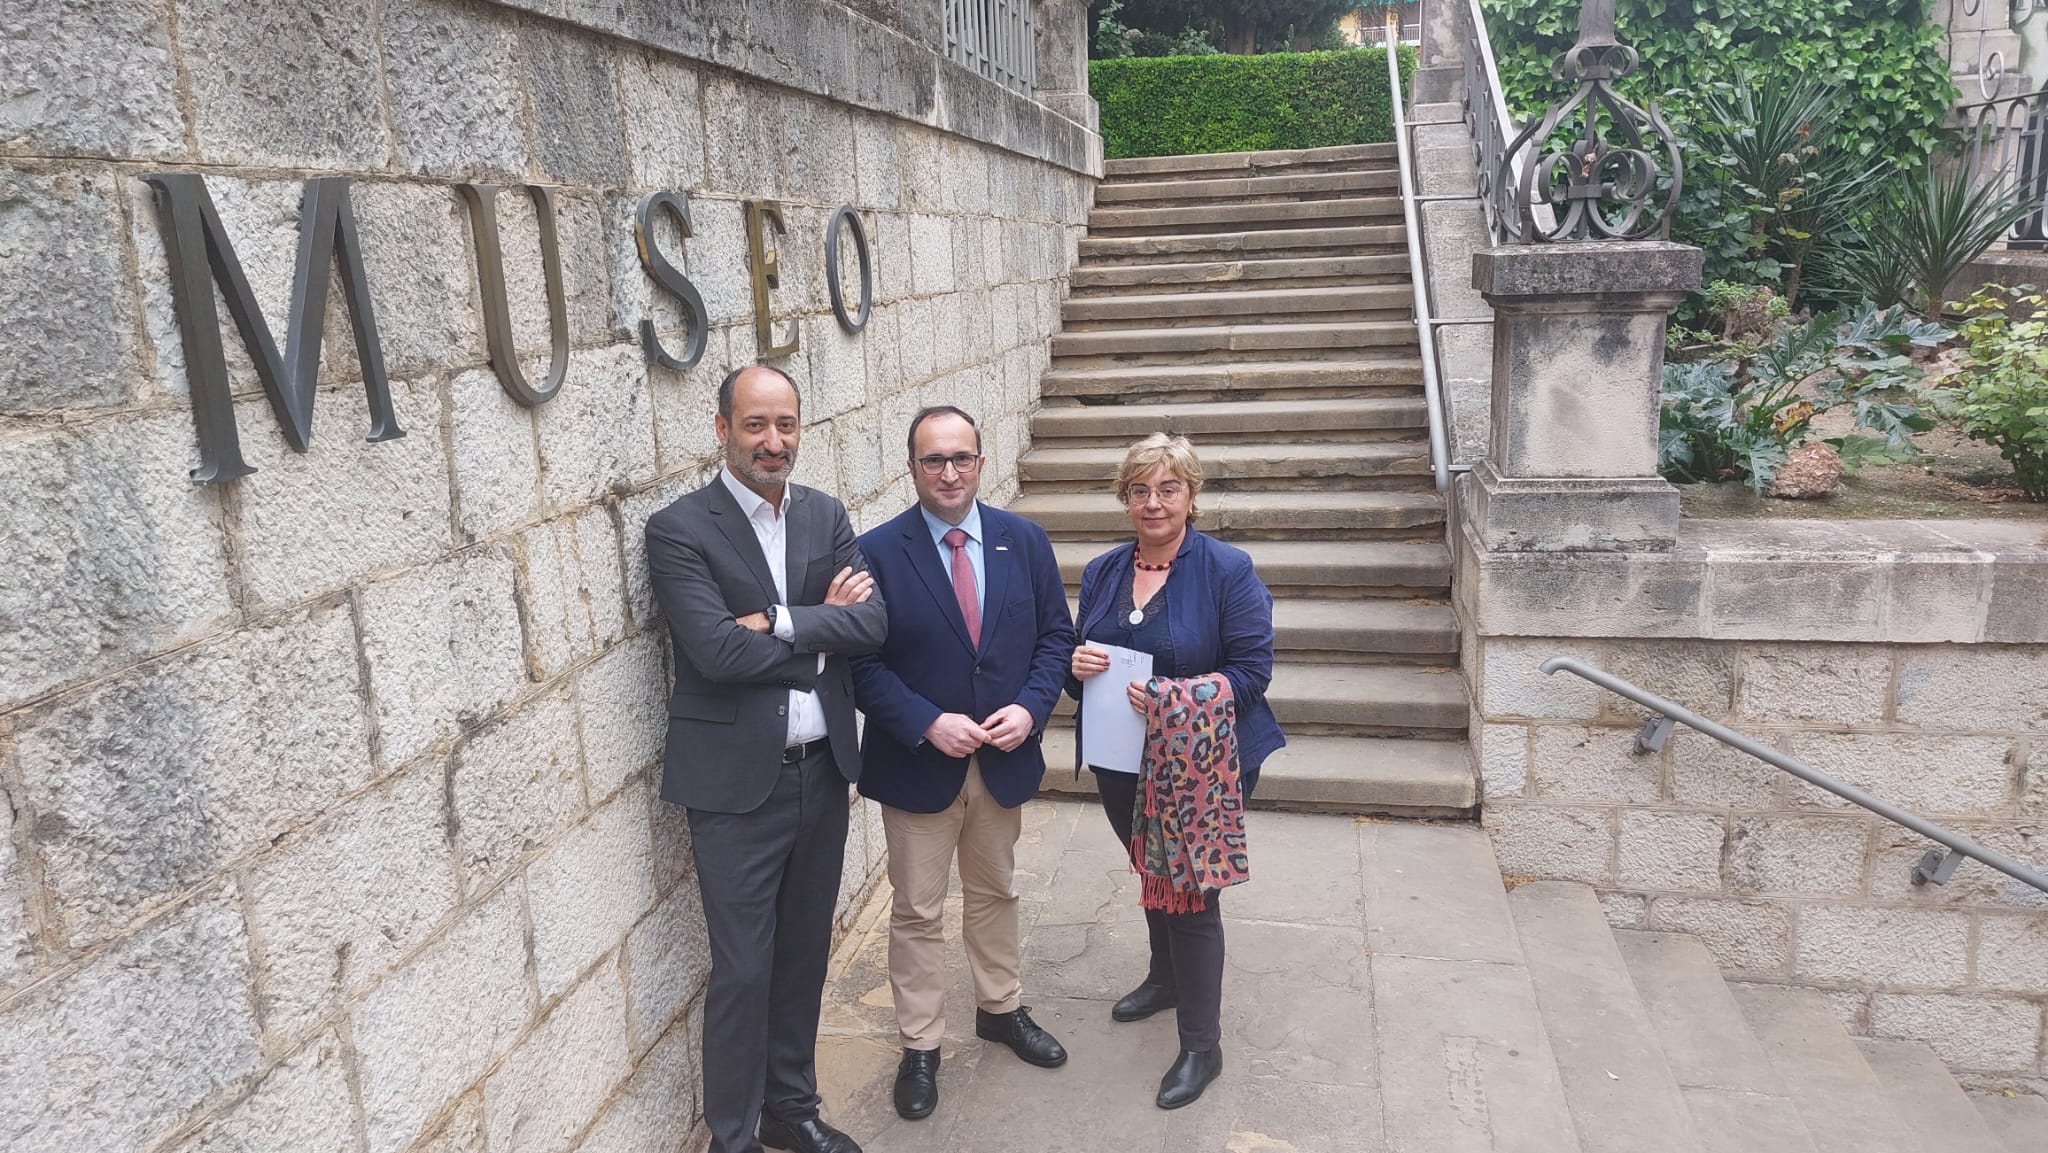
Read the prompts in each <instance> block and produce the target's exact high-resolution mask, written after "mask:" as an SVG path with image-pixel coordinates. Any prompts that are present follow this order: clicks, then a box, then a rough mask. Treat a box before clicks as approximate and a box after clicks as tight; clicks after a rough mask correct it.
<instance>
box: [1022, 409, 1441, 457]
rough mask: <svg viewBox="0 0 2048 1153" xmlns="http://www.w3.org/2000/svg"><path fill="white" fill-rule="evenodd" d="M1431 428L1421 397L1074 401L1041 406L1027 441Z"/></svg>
mask: <svg viewBox="0 0 2048 1153" xmlns="http://www.w3.org/2000/svg"><path fill="white" fill-rule="evenodd" d="M1428 427H1429V413H1428V410H1427V408H1426V407H1425V406H1424V404H1423V400H1422V398H1421V397H1419V396H1414V397H1410V396H1362V397H1329V398H1320V397H1317V398H1311V399H1308V400H1221V401H1198V402H1195V403H1191V404H1085V405H1084V404H1071V405H1063V406H1059V407H1044V408H1040V409H1039V410H1038V411H1037V412H1036V413H1034V414H1033V415H1032V417H1031V443H1032V444H1033V445H1038V446H1043V447H1046V448H1052V447H1055V446H1057V447H1062V448H1064V447H1069V446H1071V445H1074V444H1077V443H1094V444H1113V445H1117V446H1119V447H1122V446H1125V445H1128V444H1129V443H1130V442H1131V441H1133V440H1136V439H1138V438H1139V437H1143V436H1149V435H1151V434H1152V433H1155V432H1171V433H1178V434H1179V435H1181V436H1188V437H1195V438H1197V439H1198V440H1200V439H1201V438H1242V437H1252V436H1268V435H1276V434H1277V435H1283V436H1286V437H1288V438H1289V439H1294V438H1297V437H1302V436H1322V437H1337V436H1356V435H1357V434H1360V433H1416V432H1420V431H1423V430H1425V429H1427V428H1428ZM1204 443H1205V445H1206V443H1207V442H1206V441H1205V442H1204Z"/></svg>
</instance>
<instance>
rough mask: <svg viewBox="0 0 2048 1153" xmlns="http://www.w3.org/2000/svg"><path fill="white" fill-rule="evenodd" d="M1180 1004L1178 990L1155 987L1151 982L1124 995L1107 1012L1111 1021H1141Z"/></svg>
mask: <svg viewBox="0 0 2048 1153" xmlns="http://www.w3.org/2000/svg"><path fill="white" fill-rule="evenodd" d="M1179 1004H1180V990H1178V989H1176V988H1174V987H1173V986H1172V985H1155V984H1153V983H1152V982H1151V981H1149V980H1148V981H1146V982H1145V983H1144V984H1142V985H1140V986H1138V987H1137V988H1135V989H1132V990H1131V991H1130V992H1128V993H1125V994H1124V996H1123V1000H1121V1001H1118V1002H1117V1003H1116V1005H1115V1006H1114V1007H1113V1008H1111V1009H1110V1011H1109V1019H1110V1020H1112V1021H1142V1020H1144V1019H1145V1018H1147V1017H1150V1016H1151V1015H1152V1014H1154V1013H1158V1012H1161V1011H1163V1010H1166V1009H1171V1008H1174V1007H1175V1006H1177V1005H1179Z"/></svg>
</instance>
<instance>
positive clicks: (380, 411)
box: [143, 172, 405, 484]
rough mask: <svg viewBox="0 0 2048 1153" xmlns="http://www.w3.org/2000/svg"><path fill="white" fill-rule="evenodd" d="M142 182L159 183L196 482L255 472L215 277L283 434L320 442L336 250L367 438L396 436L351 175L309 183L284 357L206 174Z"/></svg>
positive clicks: (296, 442)
mask: <svg viewBox="0 0 2048 1153" xmlns="http://www.w3.org/2000/svg"><path fill="white" fill-rule="evenodd" d="M143 180H144V181H146V182H147V183H148V184H149V186H150V187H151V188H152V189H154V190H155V192H156V207H157V220H158V223H159V225H160V227H161V228H162V231H163V239H164V255H165V256H166V257H168V258H169V263H170V267H171V300H172V306H173V308H174V309H175V311H176V313H177V317H178V332H179V339H180V342H181V343H182V344H183V346H184V349H185V376H186V379H187V381H188V383H189V385H190V387H191V393H192V419H193V423H194V424H195V425H197V427H198V432H199V467H198V468H196V469H193V470H192V479H193V480H195V481H198V482H199V483H200V484H222V483H224V482H227V481H231V480H234V479H235V478H236V477H241V476H247V475H249V474H250V473H252V472H255V471H256V470H255V469H253V468H251V467H250V466H249V464H248V463H247V462H246V461H244V460H243V459H242V444H241V439H240V437H239V436H238V435H237V433H236V430H235V406H234V402H233V400H232V398H231V395H230V388H229V384H228V367H227V356H226V352H225V349H224V348H223V347H222V345H221V339H220V313H219V312H218V311H217V310H216V309H215V308H214V305H213V284H214V283H218V284H219V285H220V289H221V295H222V296H223V297H225V298H226V300H227V304H228V315H230V316H232V317H234V319H235V327H236V329H237V330H239V331H240V333H241V335H242V344H243V347H245V348H247V349H248V350H249V359H251V360H253V361H255V362H256V375H257V378H258V379H260V380H261V381H262V382H263V391H264V394H265V395H267V396H268V397H269V398H270V408H271V411H272V412H274V413H276V415H277V423H278V425H279V427H280V429H281V431H282V432H283V433H284V438H285V441H286V442H287V443H289V444H290V445H291V446H292V448H293V449H295V450H297V451H299V452H304V451H306V446H307V445H309V444H310V443H312V439H313V397H314V388H315V385H316V384H317V383H318V381H319V375H320V337H321V334H322V333H323V332H324V331H325V330H326V327H327V286H328V282H329V275H328V267H329V265H330V263H331V262H332V261H333V260H334V258H335V257H336V256H339V257H340V258H341V273H342V276H341V291H342V298H343V300H344V301H346V303H347V304H348V314H349V320H350V321H351V323H352V324H353V326H354V328H355V336H356V358H357V359H358V361H360V362H361V367H362V373H363V391H364V393H365V395H366V396H367V398H368V400H369V405H370V431H369V439H370V440H373V441H379V440H393V439H395V438H397V437H401V436H404V435H405V430H404V429H402V428H400V427H398V416H397V414H396V413H394V412H393V411H392V408H391V382H390V381H389V380H387V379H386V378H385V375H384V353H383V350H382V348H381V347H380V346H379V344H378V342H377V318H376V315H375V313H374V312H373V311H372V310H371V308H370V284H369V278H368V276H367V275H365V273H364V271H363V253H362V243H361V240H360V239H359V238H358V236H357V234H356V215H355V209H354V208H353V207H352V206H351V205H350V203H349V194H348V188H349V181H348V178H347V177H341V176H334V177H324V178H322V179H318V180H309V181H307V182H306V191H305V194H304V195H303V196H302V197H301V198H300V201H299V255H298V260H297V262H296V263H295V264H294V265H293V270H292V301H291V311H290V313H289V314H288V316H287V319H286V322H285V342H284V353H283V355H279V353H278V350H277V341H276V339H275V338H273V337H272V335H271V332H270V325H269V324H268V323H266V322H265V321H264V319H263V311H262V309H261V308H259V307H258V306H257V303H256V294H255V293H254V292H251V291H250V289H249V278H248V277H247V276H245V275H244V274H243V272H242V263H241V261H240V260H238V259H237V258H236V256H235V248H234V245H233V243H231V242H230V241H229V240H228V234H227V230H226V229H225V228H223V227H221V222H220V214H219V213H218V212H216V211H215V210H214V207H213V197H212V196H211V195H210V194H209V193H208V192H207V191H206V179H205V177H202V176H199V175H196V174H194V173H189V172H186V173H154V174H151V175H147V176H144V177H143ZM209 266H210V267H211V270H212V277H211V282H209V278H208V275H207V273H208V268H209Z"/></svg>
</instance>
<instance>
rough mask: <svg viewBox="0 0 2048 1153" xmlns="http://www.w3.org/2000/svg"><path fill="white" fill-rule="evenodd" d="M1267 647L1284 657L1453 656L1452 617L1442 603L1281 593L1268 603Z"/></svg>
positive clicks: (1455, 631)
mask: <svg viewBox="0 0 2048 1153" xmlns="http://www.w3.org/2000/svg"><path fill="white" fill-rule="evenodd" d="M1273 645H1274V648H1275V649H1276V651H1278V652H1280V653H1282V654H1285V656H1286V659H1288V660H1294V659H1297V658H1298V657H1300V656H1305V655H1308V654H1321V655H1323V656H1324V659H1330V658H1335V657H1350V656H1358V655H1375V656H1395V657H1420V656H1455V655H1457V652H1458V621H1457V618H1456V617H1455V616H1453V615H1452V613H1451V606H1450V605H1448V604H1443V603H1427V602H1408V601H1397V600H1391V599H1387V598H1384V597H1373V598H1365V599H1358V598H1353V599H1350V600H1325V599H1318V598H1307V597H1286V598H1283V599H1276V600H1275V601H1274V602H1273Z"/></svg>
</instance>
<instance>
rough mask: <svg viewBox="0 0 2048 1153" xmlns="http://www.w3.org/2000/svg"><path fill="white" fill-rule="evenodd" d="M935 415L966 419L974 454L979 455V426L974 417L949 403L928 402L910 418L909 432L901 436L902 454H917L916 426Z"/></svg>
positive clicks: (910, 455)
mask: <svg viewBox="0 0 2048 1153" xmlns="http://www.w3.org/2000/svg"><path fill="white" fill-rule="evenodd" d="M935 416H957V417H959V418H960V419H961V420H964V421H966V422H967V427H969V428H971V429H973V430H974V452H975V455H977V456H979V455H980V454H981V426H980V425H978V424H976V423H974V418H973V417H971V416H969V415H967V410H966V409H964V408H959V407H956V406H954V405H950V404H928V405H926V406H925V407H923V408H920V409H918V410H917V415H916V416H913V417H911V418H910V433H909V435H907V436H905V437H904V438H903V455H904V456H906V457H915V456H916V455H917V426H918V425H921V424H923V423H924V422H925V421H928V420H930V419H931V418H933V417H935Z"/></svg>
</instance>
